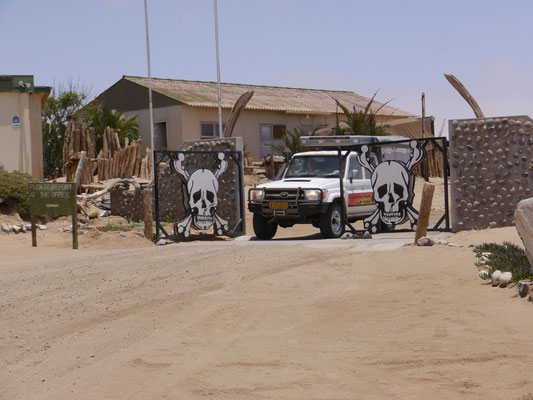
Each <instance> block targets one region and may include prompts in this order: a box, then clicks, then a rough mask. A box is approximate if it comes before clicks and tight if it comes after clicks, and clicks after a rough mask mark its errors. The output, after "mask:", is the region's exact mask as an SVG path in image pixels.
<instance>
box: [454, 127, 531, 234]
mask: <svg viewBox="0 0 533 400" xmlns="http://www.w3.org/2000/svg"><path fill="white" fill-rule="evenodd" d="M449 126H450V128H449V129H450V136H449V137H450V178H451V204H452V206H451V210H450V211H451V217H452V230H453V231H454V232H457V231H460V230H464V229H479V228H487V227H501V226H510V225H514V223H515V221H514V211H515V209H516V206H517V204H518V202H519V201H521V200H523V199H525V198H528V197H531V193H532V191H533V167H532V163H533V155H532V149H533V120H532V119H531V118H530V117H528V116H514V117H498V118H477V119H464V120H453V121H450V125H449Z"/></svg>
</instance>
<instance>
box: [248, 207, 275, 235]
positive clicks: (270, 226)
mask: <svg viewBox="0 0 533 400" xmlns="http://www.w3.org/2000/svg"><path fill="white" fill-rule="evenodd" d="M253 226H254V233H255V236H257V238H258V239H261V240H269V239H272V238H273V237H274V235H275V234H276V232H277V230H278V224H276V223H275V222H268V220H267V219H266V218H265V217H263V216H262V215H261V214H255V213H254V217H253Z"/></svg>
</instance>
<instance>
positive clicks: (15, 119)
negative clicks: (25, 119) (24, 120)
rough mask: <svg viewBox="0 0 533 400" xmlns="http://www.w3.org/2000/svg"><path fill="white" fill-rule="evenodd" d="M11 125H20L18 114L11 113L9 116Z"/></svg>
mask: <svg viewBox="0 0 533 400" xmlns="http://www.w3.org/2000/svg"><path fill="white" fill-rule="evenodd" d="M11 126H13V127H16V126H20V115H13V116H12V117H11Z"/></svg>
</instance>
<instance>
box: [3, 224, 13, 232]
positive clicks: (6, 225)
mask: <svg viewBox="0 0 533 400" xmlns="http://www.w3.org/2000/svg"><path fill="white" fill-rule="evenodd" d="M2 230H3V231H4V232H7V233H10V232H13V229H12V228H11V227H10V226H9V225H8V224H2Z"/></svg>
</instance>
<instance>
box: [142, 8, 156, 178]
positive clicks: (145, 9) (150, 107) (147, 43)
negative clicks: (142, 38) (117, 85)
mask: <svg viewBox="0 0 533 400" xmlns="http://www.w3.org/2000/svg"><path fill="white" fill-rule="evenodd" d="M146 1H147V0H144V22H145V26H146V62H147V64H148V104H149V105H148V106H149V110H150V111H149V112H150V145H151V146H152V156H151V157H150V158H151V160H152V165H151V168H150V169H151V170H152V180H154V177H155V169H154V165H155V161H154V150H155V149H154V110H153V107H152V69H151V66H150V35H149V33H148V32H149V29H148V4H147V3H146Z"/></svg>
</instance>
